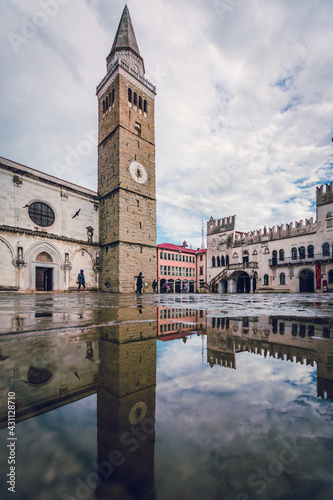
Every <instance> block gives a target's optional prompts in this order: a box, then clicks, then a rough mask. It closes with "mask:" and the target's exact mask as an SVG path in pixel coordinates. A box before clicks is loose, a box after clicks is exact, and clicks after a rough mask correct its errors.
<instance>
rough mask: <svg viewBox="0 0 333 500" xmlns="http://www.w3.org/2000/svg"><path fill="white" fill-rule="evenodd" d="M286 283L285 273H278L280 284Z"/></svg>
mask: <svg viewBox="0 0 333 500" xmlns="http://www.w3.org/2000/svg"><path fill="white" fill-rule="evenodd" d="M285 284H286V275H285V274H284V273H281V274H280V285H285Z"/></svg>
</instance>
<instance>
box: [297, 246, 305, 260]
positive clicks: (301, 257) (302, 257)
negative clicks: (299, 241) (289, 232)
mask: <svg viewBox="0 0 333 500" xmlns="http://www.w3.org/2000/svg"><path fill="white" fill-rule="evenodd" d="M298 251H299V258H300V259H305V247H299V249H298Z"/></svg>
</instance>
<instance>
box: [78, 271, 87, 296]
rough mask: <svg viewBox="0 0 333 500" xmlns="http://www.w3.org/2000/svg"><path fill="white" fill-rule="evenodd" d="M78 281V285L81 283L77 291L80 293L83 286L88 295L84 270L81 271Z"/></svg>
mask: <svg viewBox="0 0 333 500" xmlns="http://www.w3.org/2000/svg"><path fill="white" fill-rule="evenodd" d="M77 280H78V283H79V287H78V289H77V291H78V292H80V288H81V286H83V288H84V291H85V292H86V293H87V290H86V279H85V277H84V271H83V269H81V271H80V272H79V274H78V276H77Z"/></svg>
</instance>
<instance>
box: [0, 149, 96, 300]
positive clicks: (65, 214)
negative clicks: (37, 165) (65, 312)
mask: <svg viewBox="0 0 333 500" xmlns="http://www.w3.org/2000/svg"><path fill="white" fill-rule="evenodd" d="M0 182H1V193H0V196H1V203H0V259H1V265H0V290H18V291H20V290H21V291H28V290H31V291H54V292H62V291H65V290H71V289H76V288H77V284H76V279H77V275H78V273H79V272H80V270H81V269H84V272H85V276H86V282H87V286H88V288H89V289H91V290H94V289H96V290H97V289H98V286H99V271H100V268H99V265H100V263H99V257H100V249H99V234H98V230H99V221H98V217H99V199H98V196H97V194H96V193H95V192H93V191H90V190H89V189H85V188H82V187H79V186H76V185H75V184H71V183H69V182H66V181H63V180H60V179H57V178H55V177H53V176H51V175H48V174H44V173H43V172H39V171H37V170H34V169H31V168H28V167H26V166H23V165H19V164H17V163H14V162H12V161H9V160H6V159H5V158H0ZM75 214H77V215H75Z"/></svg>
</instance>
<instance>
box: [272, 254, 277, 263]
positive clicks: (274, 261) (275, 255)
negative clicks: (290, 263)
mask: <svg viewBox="0 0 333 500" xmlns="http://www.w3.org/2000/svg"><path fill="white" fill-rule="evenodd" d="M276 264H277V250H273V252H272V266H276Z"/></svg>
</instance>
